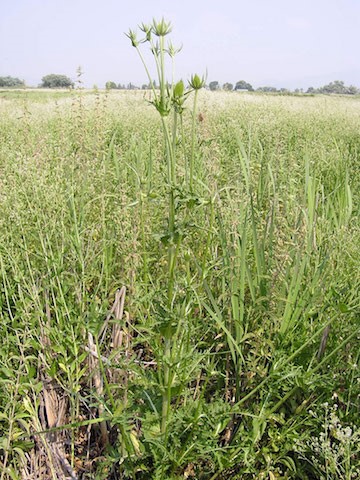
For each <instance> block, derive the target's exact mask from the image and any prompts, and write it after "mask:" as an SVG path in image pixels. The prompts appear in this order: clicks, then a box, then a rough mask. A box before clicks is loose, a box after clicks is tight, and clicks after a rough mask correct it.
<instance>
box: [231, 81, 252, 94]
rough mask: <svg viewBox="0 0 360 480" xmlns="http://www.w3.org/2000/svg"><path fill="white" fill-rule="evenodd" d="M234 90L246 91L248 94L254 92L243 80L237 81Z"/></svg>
mask: <svg viewBox="0 0 360 480" xmlns="http://www.w3.org/2000/svg"><path fill="white" fill-rule="evenodd" d="M235 90H248V91H249V92H253V91H254V89H253V86H252V85H251V84H250V83H248V82H245V80H239V81H238V82H236V85H235Z"/></svg>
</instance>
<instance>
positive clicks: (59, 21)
mask: <svg viewBox="0 0 360 480" xmlns="http://www.w3.org/2000/svg"><path fill="white" fill-rule="evenodd" d="M162 17H164V18H165V19H166V20H169V21H171V23H172V25H173V31H172V33H171V39H172V42H173V43H174V44H175V45H178V46H180V45H182V50H181V52H180V53H179V54H178V56H177V58H176V78H177V79H180V78H182V79H184V80H188V79H189V78H190V76H191V74H193V73H198V74H205V73H206V72H207V81H208V82H210V81H215V80H217V81H218V82H219V83H220V84H223V83H225V82H230V83H233V84H235V83H236V82H237V81H238V80H245V81H247V82H249V83H251V84H252V85H253V86H254V87H255V88H257V87H260V86H265V85H267V86H268V85H270V86H275V87H278V88H281V87H284V88H291V89H293V88H297V87H298V88H307V87H309V86H314V87H318V86H321V85H324V84H326V83H329V82H330V81H333V80H343V81H345V83H346V84H347V85H348V84H354V85H356V86H358V87H360V52H359V47H360V0H301V1H300V0H298V1H293V0H247V1H243V0H225V1H220V0H181V1H180V0H177V1H171V0H153V1H151V0H148V1H147V0H136V1H133V2H131V1H126V2H125V1H123V0H0V76H7V75H10V76H14V77H19V78H21V79H24V80H25V81H26V83H27V84H28V85H30V86H37V85H38V84H39V83H41V78H42V77H43V76H44V75H47V74H50V73H58V74H64V75H67V76H69V77H70V78H72V79H73V80H74V79H76V70H77V68H78V67H79V66H81V69H82V71H83V72H84V73H83V77H82V78H83V82H84V86H86V87H93V85H97V86H98V87H99V88H102V87H103V86H104V85H105V82H106V81H114V82H116V83H121V84H125V85H127V84H128V83H129V82H132V83H134V84H136V85H139V86H141V85H142V84H143V83H146V75H145V73H144V69H143V67H142V65H141V62H140V60H139V57H138V56H137V53H136V50H135V49H134V48H133V47H132V46H131V44H130V41H129V39H128V38H127V37H126V36H125V34H124V33H125V32H127V31H128V30H129V28H132V29H134V28H136V27H137V25H139V24H141V23H142V22H145V23H149V22H151V21H152V19H153V18H155V19H160V18H162ZM142 46H143V47H144V49H145V50H146V49H147V45H146V44H144V45H142ZM145 55H146V53H145ZM146 58H147V59H148V60H149V63H150V64H152V62H153V59H152V58H151V55H147V56H146Z"/></svg>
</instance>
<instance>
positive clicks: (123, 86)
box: [116, 83, 125, 90]
mask: <svg viewBox="0 0 360 480" xmlns="http://www.w3.org/2000/svg"><path fill="white" fill-rule="evenodd" d="M116 88H117V89H118V90H125V85H124V84H123V83H118V85H117V87H116Z"/></svg>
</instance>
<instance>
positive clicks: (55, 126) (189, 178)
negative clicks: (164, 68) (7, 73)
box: [0, 79, 360, 480]
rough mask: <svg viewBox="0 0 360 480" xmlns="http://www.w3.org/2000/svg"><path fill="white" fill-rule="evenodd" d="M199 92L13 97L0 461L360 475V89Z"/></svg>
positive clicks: (257, 474) (89, 474)
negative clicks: (170, 105) (152, 101)
mask: <svg viewBox="0 0 360 480" xmlns="http://www.w3.org/2000/svg"><path fill="white" fill-rule="evenodd" d="M192 80H194V79H192ZM195 80H196V79H195ZM181 88H182V87H181V85H180V87H178V91H177V94H178V97H176V98H180V97H181V96H182V95H183V92H182V91H181ZM175 93H176V92H175ZM147 95H150V94H147ZM195 96H196V97H197V105H196V108H195V107H194V109H193V110H192V113H193V114H191V111H190V110H188V109H187V108H185V109H184V110H181V111H179V109H178V110H177V112H176V113H178V114H179V113H180V116H179V118H178V117H177V116H176V113H175V114H174V116H171V117H169V118H166V119H165V120H164V119H163V117H160V116H159V115H158V112H157V111H156V109H154V108H152V106H149V105H148V103H147V102H146V100H145V99H144V93H143V92H139V91H128V92H125V91H116V92H107V93H105V92H93V93H91V92H90V93H86V94H85V93H84V92H81V91H74V92H72V93H70V92H69V93H68V94H64V95H60V94H56V93H54V94H49V93H45V92H26V91H24V92H12V93H11V95H10V94H6V95H2V94H1V95H0V112H1V116H0V135H1V143H0V172H1V175H0V206H1V210H0V212H1V213H0V272H1V273H0V279H1V280H0V282H1V283H0V288H1V296H0V306H1V324H0V332H1V338H2V342H1V346H0V349H1V355H0V382H1V387H0V412H1V413H0V429H1V436H0V480H3V479H10V478H11V479H18V478H21V479H40V478H44V479H48V478H49V479H65V478H73V479H75V478H78V479H86V478H89V479H127V478H129V479H144V480H145V479H181V478H190V479H191V478H194V479H208V480H210V479H211V480H215V479H229V478H233V479H271V480H273V479H275V478H279V479H280V478H284V479H297V478H299V479H349V480H350V479H353V478H359V477H360V455H359V444H360V428H359V425H358V424H357V422H358V418H359V407H360V405H359V395H360V382H359V370H358V364H359V337H360V322H359V316H360V305H359V287H360V269H359V264H358V258H359V245H360V229H359V227H360V215H359V213H360V212H359V205H360V198H359V192H360V173H359V172H360V169H359V159H360V134H359V124H360V99H359V98H355V97H354V98H345V97H323V96H315V97H310V96H302V97H300V96H299V97H295V96H272V95H261V94H248V93H242V94H237V93H226V92H206V91H202V90H201V91H199V92H198V91H197V90H195V92H192V93H191V94H189V96H188V99H187V102H188V103H186V104H185V106H186V107H187V106H188V105H189V106H190V105H192V102H193V101H194V97H195ZM174 98H175V97H174ZM177 108H180V107H179V105H177ZM181 108H183V107H182V105H181ZM177 118H178V120H177ZM163 121H166V122H167V124H168V125H169V129H170V134H169V138H168V140H170V143H169V142H166V138H165V141H164V136H163V130H162V127H164V125H162V122H163ZM176 121H178V123H177V125H176V128H174V122H176ZM165 127H166V124H165ZM166 128H167V127H166ZM171 132H172V133H171Z"/></svg>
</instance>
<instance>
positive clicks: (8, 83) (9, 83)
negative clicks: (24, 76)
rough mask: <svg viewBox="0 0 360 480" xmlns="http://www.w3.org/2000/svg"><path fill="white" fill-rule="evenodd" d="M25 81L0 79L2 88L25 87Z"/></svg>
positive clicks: (12, 78) (7, 78)
mask: <svg viewBox="0 0 360 480" xmlns="http://www.w3.org/2000/svg"><path fill="white" fill-rule="evenodd" d="M24 86H25V82H24V80H20V78H17V77H9V76H8V77H0V87H24Z"/></svg>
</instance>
